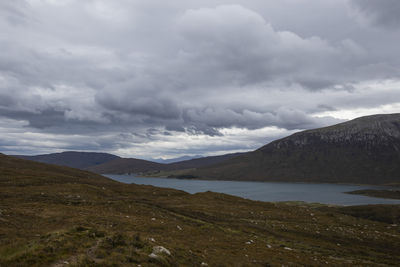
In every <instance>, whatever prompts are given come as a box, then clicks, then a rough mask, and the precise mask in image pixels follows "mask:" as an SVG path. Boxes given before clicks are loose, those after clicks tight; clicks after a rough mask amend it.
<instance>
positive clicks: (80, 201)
mask: <svg viewBox="0 0 400 267" xmlns="http://www.w3.org/2000/svg"><path fill="white" fill-rule="evenodd" d="M0 200H1V201H0V266H67V265H75V266H138V264H140V265H141V266H207V265H208V266H282V265H283V264H284V265H308V266H311V265H313V266H314V265H326V264H331V265H334V266H337V265H344V266H366V265H368V266H375V265H376V266H378V265H379V266H382V265H392V266H394V265H397V264H398V262H399V261H400V256H399V254H398V251H399V248H400V227H399V226H397V225H399V213H400V212H399V206H372V207H351V209H349V208H341V207H328V206H323V205H306V204H304V203H280V204H277V203H264V202H256V201H250V200H245V199H242V198H238V197H233V196H228V195H224V194H217V193H211V192H207V193H199V194H194V195H190V194H187V193H185V192H182V191H177V190H172V189H162V188H156V187H152V186H138V185H126V184H120V183H117V182H114V181H111V180H109V179H106V178H104V177H102V176H99V175H96V174H92V173H89V172H84V171H80V170H75V169H70V168H67V167H57V166H54V165H46V164H40V163H35V162H30V161H25V160H21V159H16V158H12V157H7V156H4V155H0ZM394 224H397V225H394ZM159 246H162V247H163V248H165V249H167V250H168V252H169V254H168V253H167V251H166V250H164V249H162V248H160V247H159Z"/></svg>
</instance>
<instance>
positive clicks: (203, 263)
mask: <svg viewBox="0 0 400 267" xmlns="http://www.w3.org/2000/svg"><path fill="white" fill-rule="evenodd" d="M200 265H201V266H208V264H207V263H205V262H202V263H201V264H200Z"/></svg>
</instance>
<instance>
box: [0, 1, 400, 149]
mask: <svg viewBox="0 0 400 267" xmlns="http://www.w3.org/2000/svg"><path fill="white" fill-rule="evenodd" d="M39 2H40V3H39ZM389 2H390V1H383V2H382V3H381V2H379V3H380V4H378V1H376V2H372V1H365V2H363V1H354V5H355V6H357V8H359V10H360V12H361V14H363V16H364V15H365V16H368V17H370V18H372V20H371V21H372V22H373V23H375V24H377V25H382V26H383V25H386V26H387V25H392V24H393V23H394V21H395V20H394V19H393V18H392V19H389V18H388V21H383V20H382V19H383V18H386V17H392V13H390V14H389V13H387V12H388V11H385V10H386V9H387V8H385V5H387V3H389ZM28 3H29V4H28ZM218 3H219V5H216V3H215V1H211V0H205V1H201V2H199V1H192V0H189V1H186V0H173V1H163V2H162V3H161V2H160V1H155V0H149V1H140V0H134V1H125V0H118V1H117V0H116V1H104V0H93V1H78V0H72V1H60V2H52V1H29V2H25V1H22V0H18V1H1V0H0V31H1V32H2V33H4V34H2V35H0V122H1V121H3V120H11V121H13V122H20V121H23V122H24V124H23V125H22V126H18V127H19V129H23V130H24V131H25V130H26V131H31V132H33V133H35V136H36V137H35V138H36V139H35V138H33V139H29V140H27V142H31V143H32V144H33V143H34V144H35V145H34V146H35V147H36V148H37V149H39V148H40V146H41V145H42V146H43V143H40V142H39V141H40V140H39V139H40V138H44V137H43V136H46V138H49V139H51V140H53V141H54V143H53V144H51V145H47V144H46V148H47V149H49V150H50V149H52V151H54V150H56V147H59V148H62V149H79V148H81V149H82V150H88V149H93V150H102V149H105V150H108V151H116V152H118V153H128V152H126V150H128V149H129V148H132V149H137V150H140V149H141V150H140V151H142V152H143V151H145V152H146V149H144V148H143V147H145V146H147V145H149V146H150V144H153V147H152V149H153V152H151V153H155V152H154V151H157V150H156V147H157V145H158V146H162V145H165V147H164V148H163V149H164V150H163V151H164V152H160V153H166V152H165V151H167V150H169V149H171V147H174V146H179V145H180V144H179V141H176V140H178V139H177V138H180V137H181V136H185V138H186V139H190V138H191V137H190V136H193V138H199V139H201V138H211V139H213V140H214V139H215V140H219V141H218V142H220V141H221V140H222V139H219V138H223V137H222V135H224V134H225V135H226V129H231V128H241V129H246V131H248V132H247V133H249V132H251V133H252V132H257V130H260V129H264V128H265V127H278V128H281V129H283V130H282V131H283V132H284V133H290V132H292V131H294V130H297V129H307V128H315V127H320V126H325V125H328V124H332V123H336V122H339V121H340V120H338V119H335V118H332V117H328V116H326V117H321V118H320V117H316V116H315V114H318V113H322V112H328V111H334V110H336V111H340V110H341V109H351V108H369V107H379V106H382V105H391V104H395V103H397V102H396V101H397V99H399V98H398V94H397V92H396V89H392V90H391V91H390V90H388V91H385V93H384V94H382V93H381V91H380V90H381V89H379V88H380V87H379V86H378V87H379V88H378V89H376V88H361V87H362V84H364V83H365V84H368V83H372V81H371V80H373V81H376V80H391V81H392V82H393V83H395V82H396V81H398V80H399V79H400V60H399V58H398V57H396V55H397V54H398V48H397V47H396V46H395V44H397V43H398V42H399V41H400V38H399V37H398V36H397V35H395V34H394V32H395V31H376V30H371V29H369V28H361V27H359V26H358V25H357V24H356V22H355V21H353V20H352V19H351V18H347V17H345V14H346V13H345V12H344V11H345V9H346V1H344V0H343V1H328V2H325V1H317V0H305V1H301V3H300V2H298V1H285V2H284V3H285V4H284V5H283V4H282V3H281V2H279V1H242V0H233V1H229V0H222V1H218ZM303 5H304V6H303ZM374 5H375V6H376V7H373V6H374ZM378 5H379V7H378ZM310 6H313V7H314V8H315V10H316V11H311V9H308V8H306V7H310ZM332 6H333V7H334V12H331V9H330V8H331V7H332ZM291 9H293V10H296V12H290V13H291V17H290V18H288V16H287V14H288V12H289V11H290V10H291ZM393 9H394V8H393ZM314 12H318V13H319V14H321V15H320V17H319V16H314V15H315V13H314ZM385 12H386V13H385ZM155 14H157V15H155ZM385 14H388V15H385ZM325 16H327V17H329V20H331V21H332V23H331V24H326V21H325V20H324V21H322V20H321V17H325ZM379 16H381V17H382V18H380V19H377V18H378V17H379ZM305 18H307V19H305ZM311 22H312V23H311ZM333 24H334V25H335V29H332V25H333ZM343 29H346V30H345V31H344V30H343ZM397 89H398V88H397ZM2 127H3V130H4V132H2V135H3V136H7V137H8V136H10V137H9V138H7V142H8V143H10V144H12V143H13V141H12V139H13V138H14V139H15V138H27V137H21V135H20V136H19V137H16V136H14V135H12V132H14V131H15V129H12V130H11V129H9V130H8V131H7V126H2ZM75 135H78V136H79V138H78V137H76V138H75V137H74V136H75ZM38 136H40V137H38ZM49 136H50V137H49ZM85 136H88V138H86V137H85ZM279 136H281V135H279ZM224 137H225V138H228V137H227V136H224ZM275 137H278V136H275ZM235 138H238V137H237V136H236V137H235ZM247 138H250V137H247ZM258 138H259V139H258ZM271 138H272V137H271ZM3 139H5V137H3ZM14 139H13V140H14ZM186 139H185V140H186ZM267 139H268V138H266V139H265V140H267ZM171 140H175V141H171ZM193 140H197V139H193ZM193 140H192V142H193ZM207 140H208V139H207ZM262 140H263V139H262V138H261V137H257V141H254V142H253V141H250V140H249V139H248V140H245V141H244V140H241V143H240V144H236V143H235V144H233V145H231V146H230V145H227V144H223V145H221V144H219V143H218V142H217V143H218V148H216V149H219V150H220V151H225V150H241V149H244V148H246V149H250V148H249V147H247V146H246V144H247V143H249V144H251V146H252V148H255V146H257V145H262V144H263V143H262V142H263V141H262ZM268 140H270V139H268ZM0 141H3V140H2V139H0ZM7 142H1V143H2V144H3V145H2V148H1V149H3V148H4V149H9V151H11V150H15V149H16V147H17V146H18V145H20V146H21V147H22V143H21V142H19V143H18V142H16V143H14V145H13V146H12V147H11V148H9V147H7V146H6V145H5V144H6V143H7ZM158 142H161V143H158ZM170 142H172V143H173V142H178V143H175V144H174V145H171V143H170ZM204 142H207V141H204ZM204 142H203V143H202V145H199V146H203V147H204V149H203V148H202V147H194V148H193V149H196V151H200V152H201V151H203V152H204V153H206V151H207V153H208V152H210V149H212V145H214V146H217V145H216V144H215V143H213V144H212V145H211V144H207V145H206V144H205V143H204ZM230 142H233V143H234V140H230ZM10 149H11V150H10ZM24 149H25V150H27V149H28V148H26V146H24ZM182 149H186V150H188V149H190V148H189V145H187V146H185V147H183V148H182ZM178 150H179V149H178ZM178 150H176V151H175V152H173V151H172V150H171V153H181V152H182V151H181V150H179V151H178ZM121 151H125V152H121ZM145 152H144V153H145ZM149 153H150V152H149ZM192 154H198V152H195V153H192Z"/></svg>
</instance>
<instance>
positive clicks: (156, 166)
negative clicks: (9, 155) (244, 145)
mask: <svg viewBox="0 0 400 267" xmlns="http://www.w3.org/2000/svg"><path fill="white" fill-rule="evenodd" d="M240 154H241V153H233V154H226V155H221V156H210V157H203V158H195V159H189V160H183V161H178V162H173V163H169V164H162V163H157V162H152V161H148V160H143V159H136V158H121V157H118V156H116V155H112V154H107V153H96V152H76V151H66V152H61V153H52V154H43V155H37V156H24V155H15V156H14V157H18V158H22V159H27V160H32V161H36V162H41V163H48V164H55V165H60V166H68V167H72V168H77V169H83V170H89V171H92V172H96V173H104V174H125V173H147V172H157V171H174V170H181V169H195V168H201V167H204V166H209V165H212V164H217V163H220V162H222V161H224V160H227V159H230V158H232V157H235V156H238V155H240Z"/></svg>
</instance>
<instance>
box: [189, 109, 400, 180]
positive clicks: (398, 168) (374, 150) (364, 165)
mask: <svg viewBox="0 0 400 267" xmlns="http://www.w3.org/2000/svg"><path fill="white" fill-rule="evenodd" d="M190 175H193V176H197V177H201V178H207V179H226V180H254V181H285V182H288V181H290V182H327V183H362V184H388V183H397V184H400V114H386V115H373V116H366V117H361V118H357V119H354V120H351V121H348V122H344V123H340V124H337V125H334V126H330V127H324V128H319V129H314V130H307V131H303V132H298V133H295V134H293V135H291V136H289V137H286V138H283V139H280V140H276V141H274V142H271V143H269V144H267V145H265V146H263V147H261V148H260V149H258V150H256V151H253V152H249V153H245V154H242V155H240V156H238V157H235V158H232V159H230V160H227V161H224V162H222V163H219V164H217V165H214V166H209V167H203V168H200V169H198V170H196V171H193V172H191V173H190Z"/></svg>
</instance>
